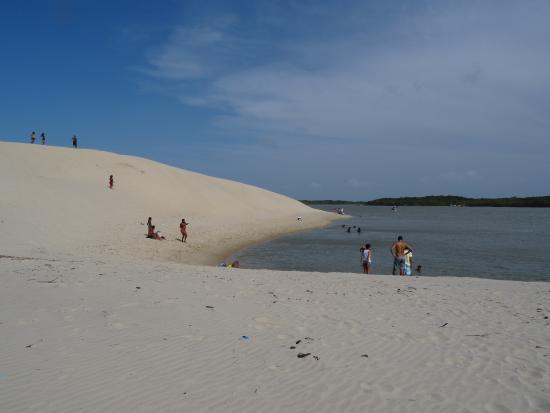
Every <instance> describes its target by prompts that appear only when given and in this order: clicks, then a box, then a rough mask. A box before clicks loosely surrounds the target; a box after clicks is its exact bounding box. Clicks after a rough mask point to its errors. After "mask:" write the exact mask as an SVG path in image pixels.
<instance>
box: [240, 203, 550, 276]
mask: <svg viewBox="0 0 550 413" xmlns="http://www.w3.org/2000/svg"><path fill="white" fill-rule="evenodd" d="M315 207H316V208H318V209H324V210H332V209H333V208H334V207H335V206H332V205H331V206H325V205H319V206H315ZM344 208H345V212H346V213H347V214H350V215H352V216H353V217H352V218H349V219H344V220H341V221H335V222H334V223H333V224H332V225H331V226H329V227H328V228H323V229H319V230H313V231H307V232H302V233H298V234H293V235H290V236H287V237H284V238H280V239H277V240H273V241H270V242H267V243H264V244H261V245H256V246H253V247H250V248H248V249H246V250H244V251H241V252H240V253H239V254H238V259H239V261H240V263H241V266H242V267H243V268H267V269H275V270H296V271H320V272H356V273H358V272H362V267H361V262H360V253H359V248H360V247H361V246H362V245H364V244H365V243H367V242H368V243H370V244H371V245H372V254H373V264H372V272H373V273H375V274H391V271H392V265H393V258H392V256H391V254H390V247H391V244H392V242H393V241H395V239H396V238H397V235H403V237H404V239H405V240H406V241H407V242H408V243H409V244H410V245H411V247H412V248H413V250H414V265H413V267H416V266H417V265H418V264H421V265H422V275H427V276H438V275H451V276H470V277H471V276H475V277H481V278H495V279H512V280H529V281H541V280H544V281H550V209H546V208H466V207H465V208H460V207H400V208H399V210H398V211H397V212H392V210H391V208H390V207H375V206H345V205H344ZM344 224H345V225H348V226H349V225H351V226H353V225H355V226H357V227H361V230H362V232H361V233H360V234H358V233H357V232H356V230H354V229H352V232H351V233H347V232H346V230H345V229H344V228H342V225H344Z"/></svg>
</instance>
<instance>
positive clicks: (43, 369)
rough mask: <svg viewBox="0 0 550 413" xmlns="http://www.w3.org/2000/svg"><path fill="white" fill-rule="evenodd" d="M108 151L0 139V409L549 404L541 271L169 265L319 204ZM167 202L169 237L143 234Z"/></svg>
mask: <svg viewBox="0 0 550 413" xmlns="http://www.w3.org/2000/svg"><path fill="white" fill-rule="evenodd" d="M39 151H43V152H39ZM120 159H121V158H120V157H118V156H115V155H112V154H105V153H100V152H94V151H80V150H78V151H74V150H72V149H71V150H62V149H56V148H40V147H30V146H29V145H25V146H24V145H13V144H0V190H2V194H3V196H2V198H1V200H0V234H1V235H0V254H3V255H2V257H0V412H2V413H4V412H8V413H11V412H52V413H53V412H55V413H60V412H76V411H82V412H131V413H137V412H259V411H266V412H315V413H320V412H327V413H328V412H472V413H474V412H549V411H550V377H549V373H548V371H549V367H550V323H549V320H548V318H547V317H548V316H549V315H550V304H549V303H550V300H549V298H550V284H548V283H524V282H509V281H492V280H481V279H475V278H449V277H441V278H411V277H392V276H362V275H357V274H318V273H300V272H280V271H267V270H261V271H260V270H244V269H227V268H216V267H201V266H191V265H186V264H179V263H177V262H173V261H175V260H181V261H186V260H187V261H189V262H191V261H193V260H196V261H195V262H200V261H201V260H205V262H206V261H207V260H206V259H205V257H207V256H209V255H210V254H209V252H210V250H212V249H215V250H217V249H223V247H218V246H217V244H214V245H209V244H208V243H212V242H215V241H216V240H217V239H218V238H219V237H217V236H216V234H218V235H219V234H222V235H223V238H222V241H224V242H227V243H230V244H231V245H232V247H236V246H238V245H237V244H238V242H235V238H236V237H237V238H239V237H241V236H244V237H245V238H246V236H247V234H251V235H250V238H248V239H249V240H253V239H254V236H258V234H260V235H261V236H270V235H275V234H276V233H281V232H282V231H283V229H279V230H277V224H281V227H285V226H286V228H287V229H289V230H294V229H296V225H298V224H297V223H296V222H295V217H293V215H292V214H297V213H298V212H299V214H300V215H302V216H304V221H305V222H303V223H302V224H305V225H314V224H313V223H312V222H309V223H308V221H310V220H311V221H313V220H314V219H318V221H316V224H318V225H321V224H322V223H323V222H326V219H327V215H326V214H323V213H317V212H315V211H312V210H310V209H308V208H307V207H303V206H302V205H301V204H297V203H295V202H294V201H292V200H289V199H288V198H285V197H281V196H278V195H275V194H271V193H269V192H267V191H262V190H258V189H254V188H251V187H247V186H243V185H240V184H236V183H230V182H227V181H221V180H214V179H212V178H208V177H204V176H201V175H197V174H192V173H189V172H184V171H177V170H175V169H174V168H168V167H165V166H162V165H159V164H156V163H154V162H150V161H145V160H142V159H137V158H129V157H128V158H124V159H125V162H123V163H125V164H128V165H133V167H129V166H124V165H118V166H116V164H117V163H120ZM96 164H97V165H98V166H95V165H96ZM115 167H116V168H120V169H111V168H115ZM134 168H138V169H137V170H136V169H134ZM73 169H74V170H73ZM105 170H107V172H105ZM141 170H143V171H144V173H141V172H140V171H141ZM111 171H113V172H112V173H114V174H115V179H117V177H118V176H120V177H119V178H118V179H117V181H116V184H117V187H116V188H115V191H112V192H108V189H106V185H99V186H98V185H97V181H98V180H99V181H101V183H102V184H106V175H108V174H109V173H110V172H111ZM126 174H127V175H126ZM146 177H147V178H146ZM153 178H154V179H153ZM183 180H187V181H186V182H187V185H188V186H189V187H190V188H192V190H191V189H189V188H187V189H181V193H180V192H179V190H178V191H175V194H172V196H174V197H178V202H175V201H173V200H172V199H170V197H171V192H174V188H176V187H178V188H179V185H181V182H182V181H183ZM143 181H146V183H144V182H143ZM160 182H164V183H166V187H163V186H162V185H161V183H160ZM123 184H125V185H126V186H127V187H128V188H133V189H134V190H133V191H132V190H130V189H123V187H124V186H125V185H123ZM66 186H67V187H69V188H70V189H66V188H65V187H66ZM149 186H153V187H154V189H153V191H154V192H155V191H158V194H157V195H158V196H161V195H162V198H165V199H164V202H162V203H160V202H159V203H157V202H154V201H152V200H151V199H149V198H148V197H147V196H146V195H145V194H142V193H140V191H141V190H143V189H144V188H148V187H149ZM96 187H97V188H96ZM159 187H161V188H159ZM119 191H120V192H119ZM73 192H74V193H75V194H78V196H76V197H75V196H74V195H73ZM6 194H7V195H8V196H6ZM191 194H192V195H194V196H193V197H191ZM189 198H192V199H193V200H190V199H189ZM96 199H97V200H100V201H101V202H95V201H94V205H89V204H90V202H92V201H90V200H96ZM207 200H208V201H207ZM210 200H212V202H210ZM215 200H218V201H216V202H214V201H215ZM219 200H223V202H222V205H219V204H218V202H220V201H219ZM275 200H277V201H275ZM200 202H203V203H204V204H203V205H201V204H200ZM209 202H210V203H209ZM273 202H275V203H276V204H277V205H272V204H273ZM142 204H145V206H143V205H142ZM179 204H183V205H184V208H183V209H186V211H184V213H182V215H183V216H185V217H186V218H187V217H189V221H190V222H191V223H192V226H190V238H189V245H181V243H178V242H177V241H173V240H169V241H166V243H164V244H162V243H161V242H159V241H152V240H146V239H144V238H143V233H144V227H143V226H141V225H139V224H137V222H136V220H137V219H139V218H136V217H138V216H139V217H141V216H144V218H143V220H144V219H145V218H146V217H147V216H148V214H149V213H148V212H147V211H150V210H154V213H151V215H153V217H154V218H155V217H158V218H156V221H157V222H158V223H159V224H160V223H162V224H164V223H165V225H166V229H165V228H163V225H160V226H161V229H165V231H166V233H167V234H170V235H171V237H173V238H174V237H175V236H176V235H177V225H176V226H175V228H172V229H168V225H169V224H171V223H172V221H173V220H175V222H176V224H177V223H178V222H179V219H177V218H180V216H179V215H178V213H179V210H178V208H179V206H178V205H179ZM113 205H114V206H115V207H116V208H115V210H113ZM243 205H244V206H243ZM248 205H250V207H248ZM75 208H76V210H75ZM242 208H249V209H246V210H245V212H246V213H247V214H248V215H249V216H248V217H247V218H245V217H243V216H242V215H243V214H242V213H241V212H242ZM264 208H265V209H264ZM120 209H122V210H120ZM225 209H227V211H226V210H225ZM256 209H258V211H256ZM37 213H38V214H39V215H40V216H39V217H38V218H37V217H35V216H34V215H35V214H37ZM209 213H210V214H212V215H213V217H212V218H211V219H210V218H209ZM218 215H220V217H219V218H218ZM329 215H330V214H329ZM269 216H272V219H271V220H269ZM319 217H320V218H319ZM328 219H330V217H328ZM227 220H230V222H226V221H227ZM266 220H268V221H273V222H272V223H271V226H269V225H268V224H266V223H265V221H266ZM279 220H280V222H279ZM300 225H301V224H300ZM114 226H116V228H113V227H114ZM103 230H107V231H114V233H115V234H116V235H113V236H112V238H111V237H108V239H105V240H102V238H104V237H102V234H103V233H102V231H103ZM195 231H196V232H195ZM269 231H273V232H272V233H270V232H269ZM277 231H279V232H277ZM20 232H24V235H21V234H20ZM30 234H32V235H30ZM52 234H59V235H60V236H61V239H58V238H55V237H52ZM205 234H206V235H205ZM123 236H127V237H129V238H130V237H133V238H132V239H133V240H134V239H135V240H134V241H133V242H130V241H125V240H124V238H123ZM201 237H203V238H201ZM192 242H200V244H199V245H198V246H197V245H194V244H193V243H192ZM150 245H161V246H159V247H153V248H155V250H154V252H153V253H147V252H146V251H147V248H151V247H150ZM87 246H88V248H87ZM179 247H181V248H182V249H181V253H180V254H179V255H176V254H174V253H172V251H178V250H177V248H179ZM134 248H135V250H134ZM166 251H170V252H169V253H167V252H166ZM205 251H207V252H208V254H205ZM8 255H10V256H8ZM138 256H142V257H145V258H154V260H149V259H147V260H142V259H139V258H136V257H138ZM163 259H164V260H166V259H170V260H171V261H164V262H160V260H163ZM209 307H212V308H209ZM545 317H546V318H545ZM243 335H246V336H248V337H249V339H248V340H244V339H242V336H243ZM298 340H300V342H299V344H296V342H297V341H298ZM291 346H294V347H296V348H294V349H291V348H290V347H291ZM299 352H301V353H306V354H307V353H310V354H309V355H308V356H306V357H304V358H298V357H297V354H298V353H299ZM366 356H368V357H366Z"/></svg>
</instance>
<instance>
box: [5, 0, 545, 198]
mask: <svg viewBox="0 0 550 413" xmlns="http://www.w3.org/2000/svg"><path fill="white" fill-rule="evenodd" d="M0 63H1V65H0V75H1V76H0V139H2V140H15V141H17V140H19V141H25V140H27V139H28V136H29V134H30V132H31V131H32V130H36V131H37V132H38V133H40V132H42V131H45V132H46V133H47V134H48V140H49V143H50V144H52V145H68V144H69V143H70V137H71V136H72V135H73V134H74V133H76V134H78V136H79V139H80V143H81V145H82V146H84V147H93V148H98V149H104V150H109V151H114V152H118V153H126V154H133V155H139V156H144V157H147V158H151V159H154V160H157V161H160V162H165V163H168V164H172V165H175V166H178V167H182V168H185V169H190V170H194V171H198V172H203V173H206V174H209V175H214V176H220V177H224V178H228V179H235V180H239V181H242V182H246V183H250V184H253V185H258V186H261V187H264V188H267V189H270V190H273V191H276V192H281V193H284V194H287V195H290V196H292V197H295V198H299V199H327V198H331V199H336V198H338V199H352V200H366V199H373V198H377V197H382V196H405V195H428V194H459V195H466V196H510V195H518V196H529V195H542V194H548V193H550V190H549V188H550V186H549V185H548V182H547V180H548V176H550V162H549V161H548V159H549V158H550V115H549V114H550V2H548V1H545V0H524V1H519V0H518V1H509V0H499V1H496V0H495V1H491V0H487V1H481V0H471V1H470V0H464V1H451V0H440V1H435V0H434V1H426V0H414V1H413V0H403V1H400V0H395V1H391V2H388V1H338V2H336V1H334V2H330V1H324V2H321V1H254V2H250V1H233V2H231V1H220V2H216V1H197V2H195V1H177V0H171V1H155V2H152V1H140V0H133V1H91V0H73V1H70V0H57V1H26V2H19V1H5V2H2V3H1V4H0Z"/></svg>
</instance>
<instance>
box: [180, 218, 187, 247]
mask: <svg viewBox="0 0 550 413" xmlns="http://www.w3.org/2000/svg"><path fill="white" fill-rule="evenodd" d="M187 225H189V223H187V222H185V218H184V219H182V220H181V223H180V231H181V242H187Z"/></svg>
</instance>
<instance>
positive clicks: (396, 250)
mask: <svg viewBox="0 0 550 413" xmlns="http://www.w3.org/2000/svg"><path fill="white" fill-rule="evenodd" d="M406 249H408V250H410V251H411V252H412V248H411V247H410V245H409V244H407V243H406V242H405V241H403V237H402V236H401V235H399V236H398V237H397V241H396V242H394V243H393V244H392V246H391V248H390V251H391V254H392V255H393V271H392V274H393V275H395V274H396V273H397V269H399V275H405V250H406Z"/></svg>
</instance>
